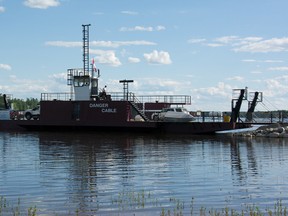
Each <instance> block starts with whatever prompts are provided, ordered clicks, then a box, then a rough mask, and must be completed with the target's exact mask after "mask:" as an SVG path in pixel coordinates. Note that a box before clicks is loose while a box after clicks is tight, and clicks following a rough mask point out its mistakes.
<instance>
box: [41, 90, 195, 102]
mask: <svg viewBox="0 0 288 216" xmlns="http://www.w3.org/2000/svg"><path fill="white" fill-rule="evenodd" d="M107 94H109V95H111V99H112V100H113V101H121V100H122V101H123V100H124V98H127V99H128V100H129V101H133V102H135V103H169V104H173V105H190V104H191V96H188V95H140V96H136V95H135V94H134V93H131V92H129V93H128V95H127V97H124V95H123V92H111V93H109V92H108V93H107ZM74 99H75V95H74V93H41V100H43V101H51V100H63V101H68V100H74Z"/></svg>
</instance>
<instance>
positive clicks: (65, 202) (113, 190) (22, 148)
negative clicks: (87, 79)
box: [0, 133, 288, 215]
mask: <svg viewBox="0 0 288 216" xmlns="http://www.w3.org/2000/svg"><path fill="white" fill-rule="evenodd" d="M287 171H288V140H285V139H276V138H274V139H273V138H270V139H269V138H261V139H259V138H257V139H256V138H252V139H251V138H244V137H238V138H235V137H232V136H227V135H217V136H160V135H159V136H155V135H147V134H136V135H135V134H134V135H131V134H117V133H98V134H92V133H82V134H77V133H71V134H68V133H0V196H2V197H4V198H5V199H6V200H7V201H5V202H9V205H10V206H12V207H13V208H14V209H15V208H16V207H18V208H19V210H18V211H19V212H24V213H25V214H26V213H27V209H28V208H29V207H33V206H36V209H37V214H38V215H68V214H70V215H76V214H77V213H78V214H79V215H134V214H135V215H160V214H161V212H163V211H164V212H166V213H167V212H168V210H170V211H171V212H175V211H176V212H178V213H180V212H181V213H183V214H184V215H187V214H188V215H190V214H191V211H193V213H194V214H195V215H197V211H198V213H199V209H201V208H202V209H203V207H204V208H206V209H212V208H213V209H222V208H225V207H228V208H231V209H235V210H241V209H242V210H243V209H245V208H247V206H248V205H256V206H257V207H260V208H261V209H265V208H267V207H268V208H270V209H273V208H274V205H275V203H276V202H277V201H279V200H281V203H282V204H283V205H285V206H288V198H287V192H288V181H287V180H288V179H287V173H288V172H287ZM19 200H20V204H19V203H18V202H19ZM0 204H1V203H0ZM2 204H3V201H2ZM6 211H7V209H6ZM8 212H9V211H8ZM0 215H1V205H0Z"/></svg>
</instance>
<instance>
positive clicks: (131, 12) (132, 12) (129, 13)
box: [121, 11, 138, 15]
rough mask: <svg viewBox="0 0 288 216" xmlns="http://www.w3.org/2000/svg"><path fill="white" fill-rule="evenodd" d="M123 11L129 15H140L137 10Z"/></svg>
mask: <svg viewBox="0 0 288 216" xmlns="http://www.w3.org/2000/svg"><path fill="white" fill-rule="evenodd" d="M121 13H122V14H127V15H138V12H135V11H121Z"/></svg>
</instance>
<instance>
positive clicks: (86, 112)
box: [0, 101, 249, 134]
mask: <svg viewBox="0 0 288 216" xmlns="http://www.w3.org/2000/svg"><path fill="white" fill-rule="evenodd" d="M40 105H41V114H40V118H39V120H0V131H9V130H10V131H23V130H30V131H95V132H97V131H125V132H149V133H168V134H170V133H176V134H214V133H215V132H217V131H224V130H231V129H236V128H247V127H249V125H247V124H236V125H235V124H234V125H233V124H232V123H229V122H161V121H152V120H147V119H146V121H136V116H137V115H138V116H139V114H140V111H139V110H137V108H135V106H134V105H133V104H131V103H130V102H128V101H41V104H40ZM155 105H156V106H157V108H158V109H159V105H161V106H166V104H159V103H155ZM150 106H151V104H150ZM151 110H153V106H152V107H150V109H149V110H148V109H146V110H145V112H146V113H151V112H149V111H151ZM146 113H145V114H146ZM146 115H147V114H146Z"/></svg>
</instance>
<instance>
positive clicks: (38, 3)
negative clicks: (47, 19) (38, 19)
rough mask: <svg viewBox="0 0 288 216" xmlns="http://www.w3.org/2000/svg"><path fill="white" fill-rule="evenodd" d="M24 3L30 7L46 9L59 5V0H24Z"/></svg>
mask: <svg viewBox="0 0 288 216" xmlns="http://www.w3.org/2000/svg"><path fill="white" fill-rule="evenodd" d="M24 5H26V6H27V7H30V8H38V9H47V8H49V7H57V6H59V5H60V2H59V1H58V0H26V1H24Z"/></svg>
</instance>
